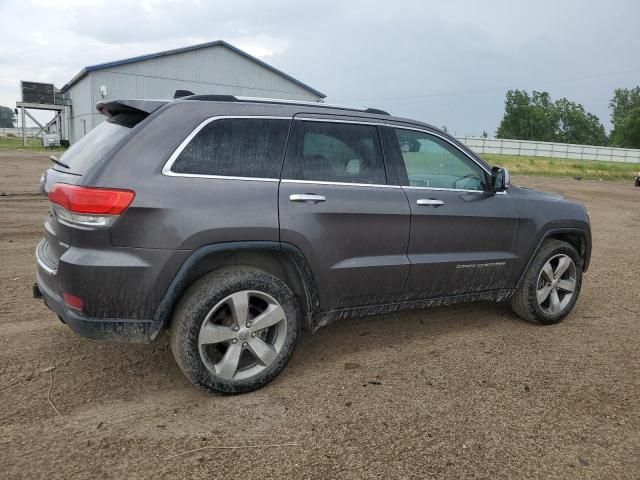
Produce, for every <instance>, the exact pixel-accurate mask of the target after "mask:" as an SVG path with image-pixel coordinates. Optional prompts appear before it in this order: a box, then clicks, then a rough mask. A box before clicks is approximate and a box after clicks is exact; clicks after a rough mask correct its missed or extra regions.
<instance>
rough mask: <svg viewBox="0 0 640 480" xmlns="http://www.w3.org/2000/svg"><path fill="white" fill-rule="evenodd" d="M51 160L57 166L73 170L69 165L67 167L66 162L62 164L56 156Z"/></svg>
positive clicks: (51, 156) (50, 158)
mask: <svg viewBox="0 0 640 480" xmlns="http://www.w3.org/2000/svg"><path fill="white" fill-rule="evenodd" d="M49 160H51V161H52V162H53V163H55V164H56V165H60V166H61V167H64V168H71V167H70V166H69V165H67V164H66V163H64V162H61V161H60V160H58V157H56V156H55V155H50V156H49Z"/></svg>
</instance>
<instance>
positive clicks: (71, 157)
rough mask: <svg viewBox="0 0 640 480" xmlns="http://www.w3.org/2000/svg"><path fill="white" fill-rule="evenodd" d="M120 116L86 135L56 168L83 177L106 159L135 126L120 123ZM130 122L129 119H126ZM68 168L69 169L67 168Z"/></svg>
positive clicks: (60, 160)
mask: <svg viewBox="0 0 640 480" xmlns="http://www.w3.org/2000/svg"><path fill="white" fill-rule="evenodd" d="M119 116H120V115H116V116H115V117H112V118H109V120H107V121H106V122H102V123H101V124H100V125H98V126H97V127H96V128H94V129H93V130H91V131H90V132H89V133H88V134H86V135H85V136H84V137H82V139H81V140H80V141H78V142H77V143H74V144H73V145H72V146H71V148H69V150H67V151H66V152H65V153H64V155H62V157H60V159H59V161H58V162H56V164H55V165H54V168H55V169H56V170H59V171H61V172H67V173H74V174H76V175H82V174H84V173H86V172H88V171H89V169H90V168H91V167H92V166H94V165H96V164H97V163H99V162H100V161H101V160H102V159H104V158H105V157H106V156H107V154H108V153H109V152H110V151H111V150H112V149H113V148H114V147H116V146H117V145H118V144H119V143H120V142H121V141H122V140H123V139H124V138H125V137H126V136H127V134H128V133H129V132H131V127H132V126H133V125H132V123H133V122H130V121H120V120H125V119H118V118H117V117H119ZM126 120H128V119H126ZM67 167H68V168H67Z"/></svg>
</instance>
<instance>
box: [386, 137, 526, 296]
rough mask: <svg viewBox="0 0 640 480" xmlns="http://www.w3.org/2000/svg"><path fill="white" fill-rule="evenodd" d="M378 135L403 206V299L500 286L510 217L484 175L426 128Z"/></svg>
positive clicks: (507, 263) (506, 271)
mask: <svg viewBox="0 0 640 480" xmlns="http://www.w3.org/2000/svg"><path fill="white" fill-rule="evenodd" d="M384 138H385V139H386V140H385V143H386V148H385V150H387V151H389V152H390V156H391V158H392V159H393V160H394V164H395V165H396V167H397V173H398V178H399V181H400V184H401V185H402V188H403V190H404V192H405V193H406V195H407V198H408V200H409V205H410V208H411V235H410V241H409V247H408V249H407V255H408V257H409V260H410V262H411V270H410V273H409V278H408V280H407V285H406V290H405V293H404V297H405V298H410V299H422V298H435V297H442V296H450V295H460V294H468V293H475V292H482V291H491V290H499V289H503V288H507V287H508V286H509V278H510V273H511V269H512V267H513V263H514V251H515V241H516V230H517V224H518V214H517V208H516V205H515V202H514V201H513V200H512V199H511V198H510V197H509V194H508V193H506V192H501V193H494V192H491V191H490V188H489V185H490V182H491V173H490V170H489V169H488V168H487V167H486V166H484V165H482V164H481V163H480V162H479V161H478V160H476V159H475V158H473V156H472V155H471V154H469V153H467V152H466V151H465V150H464V149H462V148H461V147H459V146H457V145H456V144H455V143H454V142H453V141H451V140H450V139H448V138H447V137H446V136H444V135H441V134H439V133H437V132H435V131H431V130H429V129H421V128H417V127H413V126H406V125H405V126H400V125H395V126H393V125H389V127H388V130H387V131H386V132H385V135H384Z"/></svg>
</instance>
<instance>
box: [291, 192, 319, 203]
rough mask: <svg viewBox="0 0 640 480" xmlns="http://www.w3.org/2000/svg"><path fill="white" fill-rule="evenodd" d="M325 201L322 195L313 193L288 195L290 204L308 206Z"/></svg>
mask: <svg viewBox="0 0 640 480" xmlns="http://www.w3.org/2000/svg"><path fill="white" fill-rule="evenodd" d="M326 200H327V199H326V197H324V196H323V195H315V194H313V193H294V194H293V195H289V201H291V202H303V203H309V204H312V205H313V204H316V203H320V202H325V201H326Z"/></svg>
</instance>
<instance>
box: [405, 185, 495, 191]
mask: <svg viewBox="0 0 640 480" xmlns="http://www.w3.org/2000/svg"><path fill="white" fill-rule="evenodd" d="M402 188H408V189H410V190H435V191H442V192H466V193H488V192H487V191H486V190H471V189H467V188H441V187H413V186H405V185H403V186H402ZM494 193H495V192H494Z"/></svg>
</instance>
